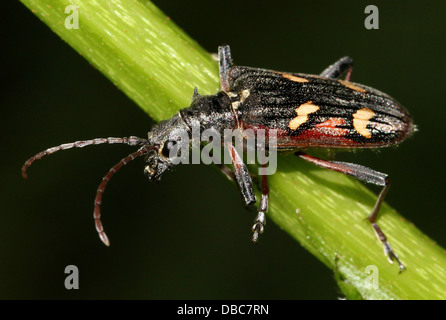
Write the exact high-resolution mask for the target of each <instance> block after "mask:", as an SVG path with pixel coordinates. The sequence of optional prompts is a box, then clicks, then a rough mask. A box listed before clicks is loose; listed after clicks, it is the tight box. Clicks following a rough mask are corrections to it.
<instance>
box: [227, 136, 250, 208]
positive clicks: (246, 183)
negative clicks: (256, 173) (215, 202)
mask: <svg viewBox="0 0 446 320" xmlns="http://www.w3.org/2000/svg"><path fill="white" fill-rule="evenodd" d="M225 146H226V148H227V149H228V150H229V154H230V156H231V160H232V165H233V166H234V174H235V181H236V182H237V184H238V186H239V188H240V192H241V194H242V197H243V200H244V201H245V203H246V205H248V206H249V205H252V204H254V203H256V201H257V200H256V195H255V193H254V188H253V186H252V179H251V175H250V174H249V171H248V168H247V167H246V165H245V163H244V162H243V159H242V158H241V157H240V155H239V154H238V152H237V149H235V147H234V146H233V145H232V143H231V142H225ZM223 173H225V172H223ZM229 177H232V176H231V175H229Z"/></svg>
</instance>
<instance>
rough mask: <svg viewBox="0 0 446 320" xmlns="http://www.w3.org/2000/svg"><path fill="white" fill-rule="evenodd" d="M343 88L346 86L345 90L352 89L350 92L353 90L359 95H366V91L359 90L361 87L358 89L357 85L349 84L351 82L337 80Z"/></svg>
mask: <svg viewBox="0 0 446 320" xmlns="http://www.w3.org/2000/svg"><path fill="white" fill-rule="evenodd" d="M338 81H339V82H340V83H341V84H342V85H343V86H346V87H347V88H350V89H352V90H355V91H358V92H361V93H366V90H365V89H363V88H361V87H358V86H357V85H355V84H353V83H351V82H349V81H344V80H338Z"/></svg>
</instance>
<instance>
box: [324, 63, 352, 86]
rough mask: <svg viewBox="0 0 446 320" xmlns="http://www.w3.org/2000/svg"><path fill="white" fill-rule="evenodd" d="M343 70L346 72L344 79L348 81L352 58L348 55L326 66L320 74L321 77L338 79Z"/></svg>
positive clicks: (350, 73)
mask: <svg viewBox="0 0 446 320" xmlns="http://www.w3.org/2000/svg"><path fill="white" fill-rule="evenodd" d="M345 71H347V74H346V76H345V81H350V78H351V75H352V71H353V60H352V58H350V57H342V58H341V59H339V60H338V61H336V62H335V63H333V64H332V65H330V66H329V67H328V68H326V69H325V70H324V71H322V73H321V74H320V76H321V77H325V78H331V79H338V78H339V77H340V76H341V75H342V74H343V73H344V72H345Z"/></svg>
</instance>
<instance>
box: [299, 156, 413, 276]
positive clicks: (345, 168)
mask: <svg viewBox="0 0 446 320" xmlns="http://www.w3.org/2000/svg"><path fill="white" fill-rule="evenodd" d="M295 155H296V156H298V157H301V158H302V159H304V160H306V161H308V162H311V163H313V164H315V165H317V166H319V167H322V168H327V169H331V170H334V171H338V172H341V173H344V174H347V175H349V176H352V177H355V178H356V179H358V180H362V181H365V182H368V183H373V184H375V185H378V186H382V187H383V189H382V190H381V192H380V194H379V196H378V199H377V201H376V203H375V207H374V208H373V210H372V212H371V213H370V215H369V216H368V217H367V220H369V222H370V223H371V224H372V227H373V230H374V231H375V233H376V235H377V237H378V239H379V240H380V241H381V242H382V244H383V246H384V251H385V253H386V255H387V257H388V259H389V262H390V263H393V261H394V260H395V261H396V262H397V263H398V266H399V268H400V272H401V271H403V270H405V267H404V265H403V264H402V263H401V262H400V260H399V259H398V255H397V254H396V253H395V252H394V251H393V249H392V247H391V246H390V244H389V242H388V241H387V237H386V236H385V234H384V233H383V231H382V230H381V228H380V227H379V226H378V224H377V222H376V219H377V218H378V213H379V209H380V208H381V204H382V203H383V201H384V197H385V196H386V194H387V191H388V190H389V187H390V181H389V178H388V175H387V174H385V173H381V172H378V171H375V170H372V169H370V168H368V167H364V166H361V165H358V164H354V163H348V162H340V161H327V160H322V159H319V158H316V157H313V156H309V155H307V154H305V153H303V152H296V153H295Z"/></svg>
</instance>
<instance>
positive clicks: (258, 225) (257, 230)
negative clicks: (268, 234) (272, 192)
mask: <svg viewBox="0 0 446 320" xmlns="http://www.w3.org/2000/svg"><path fill="white" fill-rule="evenodd" d="M261 178H262V199H261V200H260V205H259V213H258V214H257V217H256V219H255V220H254V221H255V222H254V225H253V226H252V231H253V235H252V242H254V243H256V242H257V241H258V240H259V235H260V234H262V233H263V230H264V227H265V224H266V219H265V213H266V212H267V211H268V204H269V187H268V179H267V176H266V175H262V176H261Z"/></svg>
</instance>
